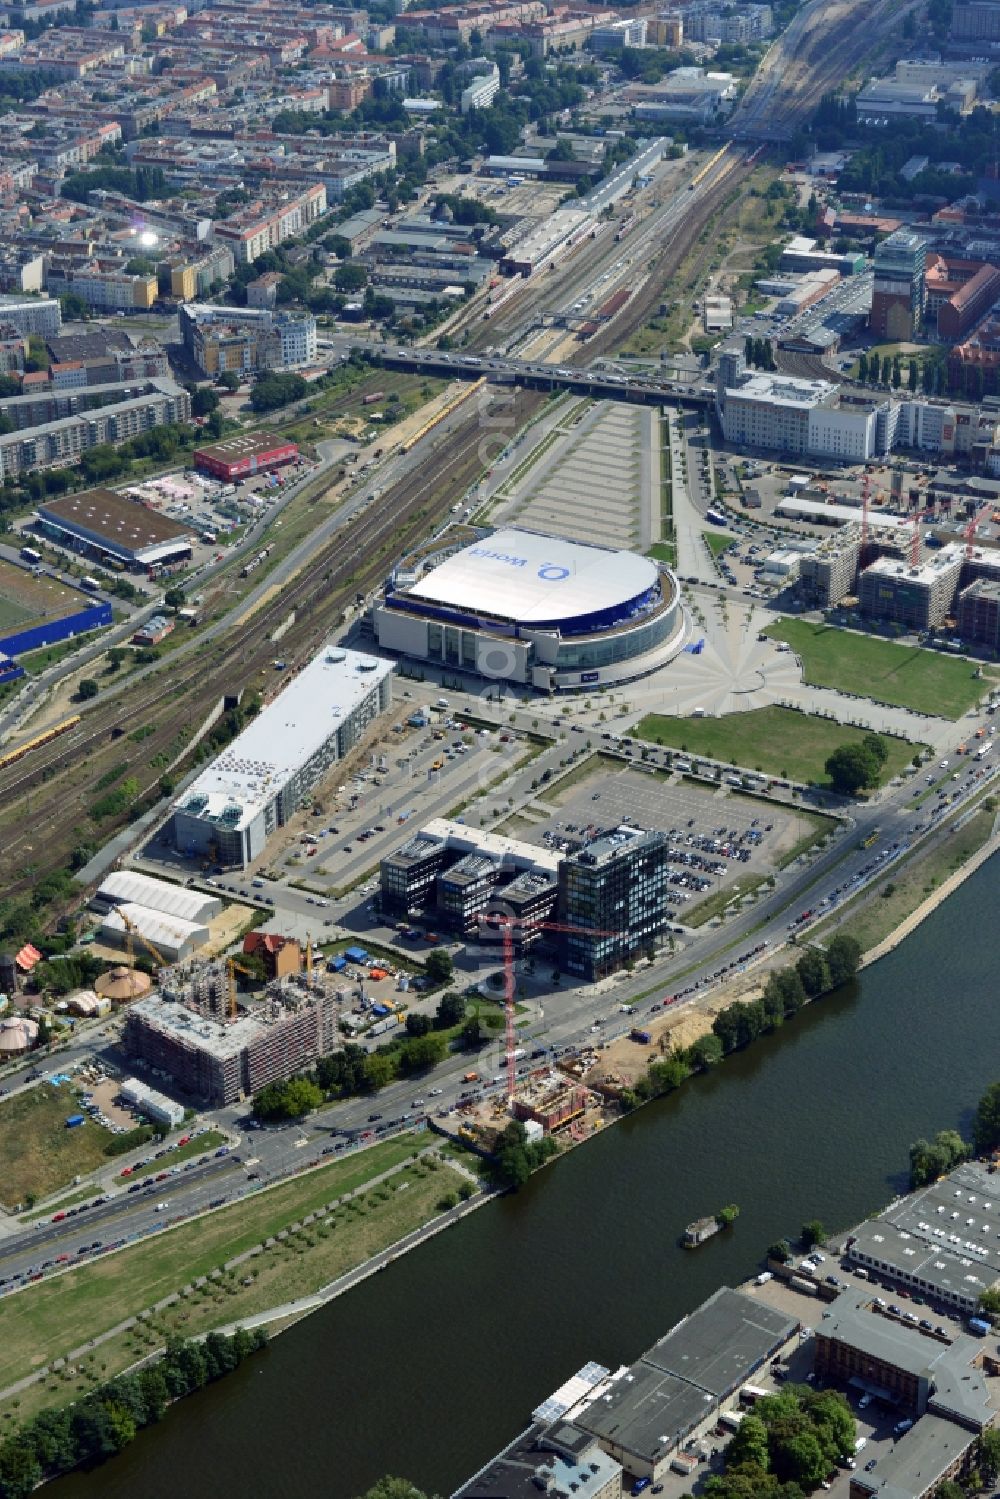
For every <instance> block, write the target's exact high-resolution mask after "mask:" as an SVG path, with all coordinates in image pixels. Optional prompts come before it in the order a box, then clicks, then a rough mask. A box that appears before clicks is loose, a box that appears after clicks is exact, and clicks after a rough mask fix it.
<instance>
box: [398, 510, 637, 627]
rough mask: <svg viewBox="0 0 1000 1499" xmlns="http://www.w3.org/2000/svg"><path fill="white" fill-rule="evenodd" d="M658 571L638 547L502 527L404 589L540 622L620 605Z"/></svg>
mask: <svg viewBox="0 0 1000 1499" xmlns="http://www.w3.org/2000/svg"><path fill="white" fill-rule="evenodd" d="M658 576H659V570H658V568H657V566H656V564H655V563H654V562H650V561H649V560H648V559H647V558H645V557H640V556H638V555H637V554H636V553H635V552H610V551H606V550H605V549H604V548H603V547H593V546H583V545H581V543H579V542H576V541H564V540H562V539H561V538H560V537H555V536H542V535H539V534H537V533H535V532H533V531H515V530H504V531H497V532H495V533H494V535H492V536H489V537H487V538H485V539H484V540H483V541H477V542H475V543H474V545H472V546H468V547H463V549H462V550H461V551H460V552H456V553H455V555H454V556H453V557H449V558H448V559H447V560H446V561H444V562H442V563H441V565H440V566H439V567H435V568H434V569H433V570H432V571H431V572H430V573H428V574H427V576H426V577H425V578H423V579H422V580H421V581H420V582H419V583H416V584H414V585H413V586H412V587H410V588H408V589H407V590H406V592H407V594H409V595H410V596H411V597H413V598H419V599H426V600H427V602H428V603H433V604H443V605H446V606H449V607H451V608H453V609H467V610H469V611H470V612H472V613H475V612H476V611H479V610H483V611H485V612H487V613H489V614H493V615H498V616H499V617H500V618H503V619H509V620H512V621H514V622H515V623H517V624H522V625H532V624H539V625H541V624H547V623H550V622H552V621H559V622H564V621H569V620H573V619H576V618H578V617H579V616H581V615H590V614H597V613H600V612H602V611H603V610H607V609H615V608H617V607H620V606H621V605H624V604H627V603H628V602H629V601H630V600H631V599H635V598H639V597H640V596H641V595H642V594H644V593H646V592H648V591H649V589H651V588H652V587H653V586H654V585H655V583H656V581H657V578H658Z"/></svg>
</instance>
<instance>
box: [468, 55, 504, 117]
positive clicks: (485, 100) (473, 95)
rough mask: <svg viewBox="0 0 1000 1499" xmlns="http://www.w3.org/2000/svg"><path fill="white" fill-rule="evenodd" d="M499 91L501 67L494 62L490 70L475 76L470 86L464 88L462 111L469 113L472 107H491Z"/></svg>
mask: <svg viewBox="0 0 1000 1499" xmlns="http://www.w3.org/2000/svg"><path fill="white" fill-rule="evenodd" d="M499 92H500V69H499V68H498V67H497V65H496V63H494V64H493V65H492V67H491V68H490V70H489V72H487V73H483V74H482V75H481V76H480V77H478V78H473V80H472V82H471V83H470V84H469V85H468V87H467V88H464V89H463V90H462V98H461V105H462V113H463V114H464V115H467V114H468V113H469V110H470V109H489V107H490V105H491V104H492V103H493V100H494V99H495V98H496V96H497V94H498V93H499Z"/></svg>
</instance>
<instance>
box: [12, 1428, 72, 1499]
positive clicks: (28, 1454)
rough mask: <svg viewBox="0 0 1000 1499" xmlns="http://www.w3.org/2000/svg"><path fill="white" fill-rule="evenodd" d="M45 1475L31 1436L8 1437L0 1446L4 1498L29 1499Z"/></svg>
mask: <svg viewBox="0 0 1000 1499" xmlns="http://www.w3.org/2000/svg"><path fill="white" fill-rule="evenodd" d="M74 1447H75V1443H74ZM43 1477H44V1474H43V1472H42V1468H41V1465H40V1463H39V1461H38V1458H37V1457H36V1456H35V1451H34V1447H33V1445H32V1442H31V1440H30V1438H28V1437H26V1436H20V1435H18V1436H13V1437H8V1439H7V1441H5V1442H4V1443H3V1445H2V1446H0V1494H3V1495H4V1499H28V1495H29V1494H31V1492H32V1491H33V1490H34V1489H35V1488H36V1487H37V1486H38V1484H40V1483H41V1481H42V1478H43Z"/></svg>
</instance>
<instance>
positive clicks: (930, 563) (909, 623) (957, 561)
mask: <svg viewBox="0 0 1000 1499" xmlns="http://www.w3.org/2000/svg"><path fill="white" fill-rule="evenodd" d="M963 560H964V559H963V552H962V549H961V547H958V546H950V547H943V548H942V549H941V551H939V552H935V553H933V554H932V555H931V556H929V557H927V558H925V559H924V560H923V561H922V562H921V561H918V562H916V563H911V562H909V561H899V560H897V559H896V558H892V557H880V558H879V559H878V561H877V562H873V563H872V565H871V567H866V568H865V570H864V572H863V573H862V574H861V577H860V579H859V580H858V592H859V598H860V604H861V612H862V614H865V615H868V616H869V617H870V618H873V619H888V620H893V621H895V623H897V624H900V625H902V626H903V628H904V629H907V630H931V629H935V628H936V627H937V626H938V625H942V624H944V621H945V619H946V618H947V616H948V615H949V614H950V612H951V607H952V603H953V602H954V598H955V594H956V592H957V590H958V585H959V578H960V575H961V572H962V563H963Z"/></svg>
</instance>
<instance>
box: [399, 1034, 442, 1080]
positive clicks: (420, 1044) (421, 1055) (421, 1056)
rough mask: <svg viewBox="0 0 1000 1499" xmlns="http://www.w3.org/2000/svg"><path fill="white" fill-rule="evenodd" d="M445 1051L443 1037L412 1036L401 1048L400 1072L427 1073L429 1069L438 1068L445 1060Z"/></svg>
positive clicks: (430, 1035)
mask: <svg viewBox="0 0 1000 1499" xmlns="http://www.w3.org/2000/svg"><path fill="white" fill-rule="evenodd" d="M445 1050H446V1043H445V1039H444V1037H443V1036H437V1035H434V1034H433V1033H428V1034H427V1035H426V1036H411V1037H410V1038H409V1040H407V1041H404V1042H403V1044H402V1045H401V1046H400V1048H399V1070H400V1072H407V1073H412V1072H426V1071H427V1069H428V1068H429V1067H436V1066H437V1064H438V1062H440V1061H441V1060H442V1059H443V1057H444V1054H445Z"/></svg>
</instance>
